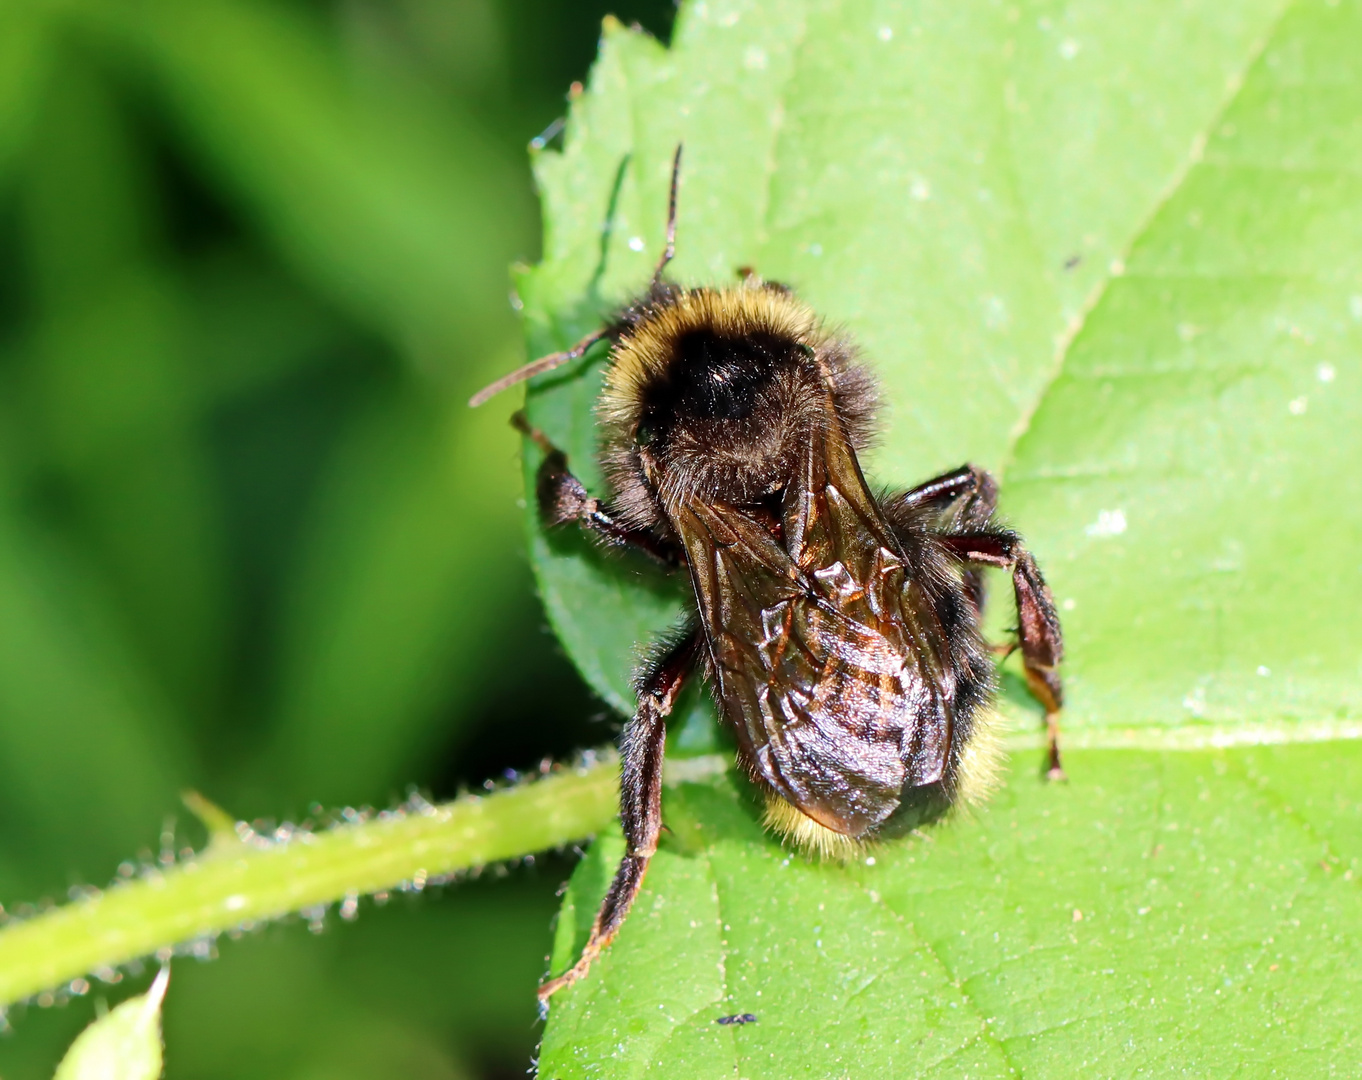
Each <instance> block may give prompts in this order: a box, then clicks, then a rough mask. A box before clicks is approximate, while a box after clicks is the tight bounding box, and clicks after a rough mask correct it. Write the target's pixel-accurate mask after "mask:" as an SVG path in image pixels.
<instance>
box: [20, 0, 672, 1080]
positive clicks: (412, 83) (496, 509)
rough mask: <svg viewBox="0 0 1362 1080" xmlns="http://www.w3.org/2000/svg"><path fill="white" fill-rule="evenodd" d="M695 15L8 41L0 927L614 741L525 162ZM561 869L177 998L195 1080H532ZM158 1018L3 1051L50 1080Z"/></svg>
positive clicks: (87, 1005)
mask: <svg viewBox="0 0 1362 1080" xmlns="http://www.w3.org/2000/svg"><path fill="white" fill-rule="evenodd" d="M607 11H613V12H614V13H615V14H617V15H619V16H620V17H621V18H622V19H624V20H625V21H626V22H629V21H635V20H637V21H638V22H640V23H642V25H644V26H645V27H646V28H648V29H649V30H651V31H652V32H653V33H655V34H657V35H658V36H659V37H662V38H664V39H665V36H666V33H667V31H668V28H669V25H670V21H671V17H672V14H673V11H672V5H671V3H670V2H669V0H621V2H619V3H614V4H608V5H607V4H606V3H603V2H601V3H598V2H596V0H291V2H282V0H280V2H274V3H267V2H263V0H262V2H248V0H230V2H227V0H194V2H193V3H184V2H183V0H179V2H176V0H125V2H107V3H106V2H100V0H65V2H47V3H44V2H41V0H0V901H3V903H4V904H5V908H6V910H7V911H8V912H10V913H15V912H19V913H22V912H23V910H24V909H25V908H24V906H25V905H26V904H30V905H33V906H35V907H38V906H41V905H42V904H44V903H47V902H54V901H55V902H59V901H62V900H64V899H65V898H66V897H67V895H68V894H69V893H70V892H71V890H72V889H73V888H78V887H79V886H81V885H83V884H86V883H91V884H95V885H100V886H102V885H104V884H105V883H106V882H107V881H109V880H110V879H111V878H112V877H114V876H115V874H116V873H117V871H118V867H119V864H120V862H123V861H124V860H128V859H132V860H134V862H135V860H136V859H137V858H142V859H154V858H156V857H157V856H158V854H159V853H160V852H162V851H163V850H165V848H166V847H167V846H170V847H180V846H183V845H184V844H186V843H191V842H193V841H194V839H195V836H196V834H195V831H194V826H193V824H192V823H191V822H189V821H187V820H186V819H187V818H188V816H189V815H188V814H186V813H185V812H184V811H183V810H182V809H181V808H180V805H179V792H180V791H181V790H182V789H184V788H186V787H193V788H197V789H199V790H201V791H202V792H204V793H205V794H206V795H208V796H209V797H210V798H212V799H213V800H215V801H217V802H219V803H221V804H222V805H224V806H225V807H227V808H228V809H229V810H230V811H231V812H232V813H233V814H235V815H237V816H239V817H243V818H248V819H253V818H265V819H280V818H286V817H292V818H295V819H296V818H297V817H300V816H302V815H305V814H307V813H308V812H309V807H310V806H312V805H313V804H316V803H320V804H322V805H324V806H327V807H336V806H342V805H360V804H365V803H367V804H373V805H380V806H381V805H386V804H388V803H390V802H392V801H395V800H398V799H401V798H402V797H404V795H405V793H406V791H407V789H408V786H409V785H412V784H414V785H417V786H419V787H420V788H421V789H422V790H424V791H426V792H428V793H433V794H434V795H435V796H437V797H447V796H450V795H453V794H454V793H455V792H456V791H457V789H458V788H459V787H460V785H475V784H478V783H481V782H482V781H483V780H484V779H486V778H488V777H495V776H498V775H499V774H501V773H502V772H503V771H504V770H507V769H523V768H527V767H533V766H534V765H535V764H536V763H537V762H538V761H539V760H540V759H541V758H543V757H544V756H545V755H553V756H563V755H565V754H568V753H570V752H571V751H572V750H573V749H574V748H577V747H581V746H586V745H594V744H599V743H601V742H604V741H606V740H607V739H609V738H610V737H612V735H613V734H614V732H615V730H616V724H617V721H616V719H615V718H613V717H611V716H609V715H607V714H606V713H605V712H604V710H603V709H602V708H601V707H600V706H599V705H598V704H596V703H595V702H593V700H592V699H591V698H590V696H589V695H588V694H587V693H586V691H585V690H584V689H583V688H582V687H581V685H580V683H579V681H578V679H577V677H576V676H575V674H574V673H573V672H572V670H571V669H570V667H569V666H568V665H567V663H566V661H565V660H564V659H563V658H562V657H561V655H560V654H559V653H558V652H557V650H556V648H555V646H554V645H553V642H552V640H551V638H550V637H549V636H548V634H547V632H546V630H545V629H544V627H543V624H542V616H541V614H540V612H539V609H538V605H537V602H536V601H535V599H534V596H533V592H532V587H531V581H530V575H529V571H528V568H527V565H526V562H525V557H524V552H523V541H522V538H521V531H520V516H519V511H518V509H517V505H516V500H517V498H518V496H519V494H520V492H519V488H520V481H519V475H518V467H517V464H516V454H517V450H518V442H517V440H516V438H515V437H514V436H513V434H512V433H511V431H510V429H509V428H508V427H507V426H506V417H507V414H508V413H509V411H510V406H511V404H512V402H511V399H510V398H509V397H508V398H507V399H506V400H504V401H499V402H497V403H495V404H494V405H492V406H489V407H487V408H485V409H483V410H481V411H479V412H477V413H474V412H471V411H469V410H468V409H467V408H466V407H465V406H464V401H465V399H466V398H467V395H468V394H469V392H470V391H471V390H473V389H475V388H476V387H477V386H479V385H481V384H482V383H483V382H485V381H487V380H488V379H489V378H490V377H491V376H493V375H495V374H497V373H500V372H502V371H505V370H507V369H509V368H510V367H512V366H514V365H515V364H516V363H518V362H519V361H520V360H521V359H522V357H521V348H522V347H521V345H520V339H519V332H518V329H517V326H516V320H515V315H514V311H513V308H512V300H511V297H510V291H509V282H510V277H509V273H508V267H509V265H510V264H511V263H512V262H514V261H516V260H527V261H532V260H534V259H535V258H536V257H537V253H538V243H539V212H538V207H537V205H536V201H535V197H534V192H533V188H532V183H531V179H530V172H529V164H528V156H527V153H526V146H527V143H528V142H529V140H530V139H531V138H533V137H535V136H536V135H537V134H538V133H540V132H542V131H544V129H545V128H546V127H548V126H549V125H550V124H551V123H552V122H553V121H554V120H555V119H556V118H557V117H559V116H561V115H562V113H563V112H564V109H565V102H564V94H565V93H566V92H567V89H568V87H569V85H570V83H571V82H572V81H573V80H575V79H581V78H583V77H584V76H585V74H586V72H587V69H588V67H589V65H590V63H591V60H592V58H593V56H594V53H595V49H596V41H597V35H598V32H599V26H600V19H601V16H602V15H603V14H605V13H606V12H607ZM570 865H571V860H570V858H569V857H567V856H550V857H548V858H546V859H541V860H539V861H538V862H537V863H536V864H535V865H531V866H523V867H516V868H513V869H509V870H507V869H506V868H501V870H499V871H498V872H495V873H493V872H488V873H485V874H483V875H482V876H481V878H480V879H479V880H477V881H468V882H464V883H460V884H458V885H456V886H451V887H447V888H445V889H443V890H440V891H438V892H437V893H434V894H426V895H423V896H418V897H405V896H404V897H399V898H397V899H395V900H393V901H392V902H390V903H389V904H387V905H386V906H384V907H382V908H377V907H375V906H373V905H371V904H369V903H367V902H366V904H364V905H363V906H362V908H361V914H360V916H359V918H358V919H357V920H356V921H355V922H354V923H353V924H345V925H338V922H339V921H338V920H336V919H335V918H332V919H331V920H330V921H329V922H328V924H327V926H326V928H325V929H324V930H323V932H322V933H320V934H319V935H315V936H314V935H312V934H310V933H309V930H308V928H307V927H306V926H304V925H302V924H301V923H298V922H295V923H292V924H284V925H279V926H273V927H269V928H266V929H264V930H262V931H260V932H258V933H256V934H254V935H250V936H248V937H247V938H245V939H244V940H242V941H239V942H238V941H223V942H219V943H218V944H217V946H216V951H217V952H218V953H219V954H220V955H219V956H218V958H217V959H216V960H214V961H213V962H210V963H205V964H199V963H196V962H194V961H192V960H182V961H179V962H177V963H176V965H175V971H174V977H173V980H172V984H171V990H170V994H169V998H168V1001H167V1006H166V1037H167V1045H168V1049H167V1076H169V1077H171V1078H178V1077H240V1076H248V1075H249V1076H256V1077H266V1076H268V1077H275V1076H278V1077H300V1078H301V1077H318V1078H321V1077H336V1078H341V1077H355V1078H359V1077H380V1076H383V1077H391V1076H397V1075H401V1076H406V1077H442V1078H443V1077H501V1076H505V1077H511V1076H521V1075H524V1073H525V1071H526V1069H527V1068H528V1067H529V1066H530V1061H531V1055H532V1053H533V1050H534V1046H535V1043H536V1042H537V1039H538V1035H539V1029H538V1027H537V1026H536V1023H535V1008H534V999H533V987H534V984H535V982H536V980H537V979H538V977H539V975H540V974H541V972H542V962H543V957H544V954H545V953H546V952H547V949H548V946H549V937H550V919H551V917H552V914H553V911H554V910H555V908H556V900H555V896H554V894H555V891H556V889H557V887H558V885H559V883H560V882H561V881H562V879H563V878H564V877H565V876H566V874H567V872H568V871H569V869H570ZM147 978H148V976H145V975H144V976H142V977H137V976H135V975H130V976H129V977H128V978H125V979H124V980H123V983H122V985H120V986H117V987H110V988H100V987H98V986H97V987H96V989H95V990H94V991H93V992H92V993H91V994H89V995H87V996H85V997H80V998H74V999H71V1000H69V1001H65V1002H62V1001H58V1003H57V1004H56V1005H53V1006H47V1007H44V1006H39V1005H38V1004H36V1003H35V1004H33V1005H30V1006H27V1007H24V1008H21V1009H18V1010H14V1011H12V1012H11V1014H10V1016H9V1018H8V1019H9V1024H10V1026H11V1028H12V1030H10V1031H9V1032H8V1033H7V1034H6V1035H4V1036H3V1037H0V1076H3V1077H4V1078H5V1080H20V1078H23V1077H45V1076H50V1074H51V1070H52V1068H53V1067H54V1065H55V1063H56V1061H57V1060H58V1058H59V1057H60V1054H61V1052H62V1049H63V1048H64V1046H65V1045H66V1044H67V1043H68V1042H69V1041H70V1039H71V1038H72V1037H73V1036H74V1035H75V1033H76V1032H77V1031H78V1030H79V1029H80V1028H81V1027H82V1026H84V1024H86V1023H88V1021H89V1019H90V1018H91V1016H92V1015H93V1012H94V999H95V998H97V997H99V996H101V995H103V996H108V997H111V998H113V999H118V998H121V997H123V996H125V995H126V994H128V993H131V992H133V991H134V990H136V989H139V988H140V987H141V986H142V985H144V984H145V982H146V981H147Z"/></svg>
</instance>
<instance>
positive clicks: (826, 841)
mask: <svg viewBox="0 0 1362 1080" xmlns="http://www.w3.org/2000/svg"><path fill="white" fill-rule="evenodd" d="M764 824H765V825H766V827H767V828H768V829H771V830H772V831H774V832H777V833H779V834H780V835H781V836H782V837H784V838H785V839H786V840H788V841H790V842H791V843H793V844H796V845H798V846H799V847H801V848H803V849H804V850H805V851H814V852H817V853H818V854H819V856H821V857H822V858H824V859H836V860H837V861H838V862H849V861H850V860H852V859H856V858H859V857H860V856H861V854H862V853H863V852H864V851H865V849H866V843H865V841H864V840H857V839H856V838H855V837H852V836H847V835H846V834H845V833H839V832H836V831H834V830H833V829H829V828H828V827H827V826H826V825H820V824H819V823H818V822H816V821H814V820H813V818H811V817H809V815H808V814H806V813H804V811H802V810H800V809H799V808H798V807H797V806H794V805H792V804H790V803H787V802H786V801H785V800H784V799H782V798H780V796H778V795H771V794H768V795H767V796H766V817H765V819H764Z"/></svg>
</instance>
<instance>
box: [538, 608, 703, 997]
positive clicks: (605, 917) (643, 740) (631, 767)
mask: <svg viewBox="0 0 1362 1080" xmlns="http://www.w3.org/2000/svg"><path fill="white" fill-rule="evenodd" d="M699 653H700V632H699V631H694V632H692V633H690V634H687V635H686V637H685V639H684V640H682V641H681V642H680V644H678V645H675V646H674V647H672V648H671V649H670V650H668V651H667V652H666V653H665V654H664V655H663V656H662V657H661V659H660V660H658V661H657V662H656V663H654V664H653V665H652V667H651V668H650V669H649V670H648V671H647V672H646V673H645V674H644V675H643V676H642V677H641V678H640V680H639V686H638V711H637V712H636V713H634V718H633V719H632V720H630V721H629V723H628V724H627V725H625V728H624V735H623V736H622V737H621V739H620V758H621V763H620V825H621V827H622V828H623V830H624V841H625V844H626V847H625V852H624V858H623V859H622V860H621V861H620V865H619V869H618V870H616V871H615V877H614V880H613V881H611V882H610V888H609V889H608V890H606V894H605V899H604V900H603V901H601V907H600V910H599V911H598V912H597V913H596V921H595V922H594V923H593V924H592V927H591V936H590V938H588V939H587V943H586V947H585V948H583V949H582V955H581V957H580V958H579V959H578V960H577V962H576V963H575V964H573V965H572V967H570V968H568V970H567V971H565V972H563V974H561V975H559V976H558V977H557V978H556V979H550V980H548V981H547V982H545V983H543V984H542V985H541V986H540V987H539V1000H540V1002H541V1003H547V1002H548V1000H549V998H550V997H552V996H553V995H554V994H556V993H557V992H558V991H559V990H562V989H563V988H564V987H566V986H571V985H572V984H573V983H574V982H576V981H577V980H578V979H580V978H581V977H582V976H583V975H585V974H586V973H587V970H588V969H589V968H590V967H591V963H592V961H594V960H595V959H596V957H598V956H600V954H601V951H602V950H603V949H604V948H605V947H606V946H607V945H609V944H610V942H611V941H612V940H613V939H614V937H615V935H616V934H617V933H618V932H619V928H620V926H621V925H622V924H623V923H624V917H625V916H626V915H628V914H629V908H630V906H631V905H632V904H633V902H634V897H635V896H637V895H638V890H639V888H640V886H641V885H642V884H643V874H644V872H645V871H646V870H647V869H648V863H649V861H650V860H651V859H652V857H653V853H654V852H655V851H657V837H658V833H659V832H660V831H661V828H662V757H663V750H664V748H665V745H666V736H667V729H666V719H667V716H668V715H669V714H670V713H671V711H672V705H673V704H675V702H676V696H677V694H679V693H680V692H681V687H682V686H683V685H684V684H685V681H686V677H687V676H688V675H689V674H690V673H691V671H692V670H693V669H694V667H695V661H696V659H697V657H698V656H699Z"/></svg>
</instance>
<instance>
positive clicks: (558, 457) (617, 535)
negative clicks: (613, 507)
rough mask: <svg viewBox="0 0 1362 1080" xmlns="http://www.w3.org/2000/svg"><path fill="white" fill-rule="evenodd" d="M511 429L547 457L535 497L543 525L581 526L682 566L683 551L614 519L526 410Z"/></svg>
mask: <svg viewBox="0 0 1362 1080" xmlns="http://www.w3.org/2000/svg"><path fill="white" fill-rule="evenodd" d="M511 424H512V426H513V427H514V428H515V429H516V430H517V431H519V432H521V433H522V434H523V435H525V436H527V437H528V438H529V439H531V440H532V441H533V442H534V444H535V445H536V446H538V447H539V449H540V450H541V451H542V452H543V454H544V460H543V461H541V462H540V463H539V472H538V474H537V477H536V480H535V496H536V498H537V499H538V500H539V513H540V516H541V517H542V518H543V519H544V524H545V525H549V526H553V525H565V524H567V523H568V522H570V521H575V522H577V523H579V524H580V525H581V526H582V527H583V528H586V529H589V530H591V531H592V532H593V533H595V534H596V535H597V536H599V537H601V538H602V539H603V540H606V541H608V542H609V543H612V544H619V545H622V546H625V547H632V548H637V549H638V550H639V551H642V552H645V553H646V554H648V555H651V556H652V557H653V558H654V559H656V560H657V561H658V562H660V563H662V564H663V565H664V566H668V567H676V566H679V565H680V564H681V561H682V556H681V551H680V549H679V548H678V547H677V546H676V545H675V544H670V543H668V542H667V541H666V540H664V539H662V538H661V537H659V536H657V535H655V534H654V533H651V532H648V531H647V530H645V529H631V528H629V527H627V526H625V525H621V524H620V523H619V522H618V521H616V520H615V516H614V515H613V514H612V513H611V512H610V508H609V507H608V506H606V505H605V504H604V503H603V502H601V500H600V499H597V498H594V497H593V496H592V495H591V494H590V493H589V492H588V491H587V490H586V487H585V486H584V485H583V484H582V482H581V481H580V480H578V479H577V477H575V476H573V475H572V472H571V471H570V470H569V469H568V462H567V455H566V454H565V453H563V451H562V450H560V449H558V447H556V446H554V445H553V443H552V442H550V441H549V438H548V436H547V435H545V434H544V433H543V432H542V431H540V430H539V429H538V428H537V427H534V426H532V425H531V424H530V422H529V421H528V420H527V419H526V418H525V413H524V412H523V411H521V412H517V413H516V414H515V415H513V416H512V417H511Z"/></svg>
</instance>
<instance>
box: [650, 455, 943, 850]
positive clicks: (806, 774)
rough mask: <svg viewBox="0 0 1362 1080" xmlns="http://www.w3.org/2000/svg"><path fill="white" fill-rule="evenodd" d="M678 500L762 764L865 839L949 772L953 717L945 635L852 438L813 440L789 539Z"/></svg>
mask: <svg viewBox="0 0 1362 1080" xmlns="http://www.w3.org/2000/svg"><path fill="white" fill-rule="evenodd" d="M672 509H673V514H672V517H673V521H674V523H675V525H676V527H677V531H678V532H679V533H680V535H681V537H682V540H683V541H684V543H685V546H686V555H687V560H688V563H689V566H690V570H691V576H692V580H693V582H694V585H695V590H696V596H697V600H698V602H699V607H700V615H701V621H702V623H703V625H704V629H705V635H706V638H707V641H708V644H709V648H710V653H711V656H712V658H713V660H714V668H715V675H716V678H717V682H718V693H719V699H720V702H721V704H722V707H723V709H724V712H725V714H726V715H727V717H728V719H729V721H730V723H731V724H732V725H733V727H734V728H735V730H736V733H737V737H738V741H739V744H740V747H741V749H742V751H743V757H744V759H745V761H746V763H747V765H748V766H749V768H751V769H753V770H754V771H756V772H758V773H759V774H760V775H761V776H762V777H763V778H764V779H765V780H766V781H767V782H768V783H769V784H770V785H771V786H772V787H774V788H775V789H776V791H777V792H779V793H780V794H781V795H782V796H784V797H785V798H786V799H787V800H788V801H790V802H791V803H793V804H794V805H795V806H797V807H799V808H800V809H801V810H803V811H804V812H805V813H806V814H808V815H809V816H810V817H812V818H813V819H814V820H816V821H818V822H820V823H821V824H823V825H826V826H827V827H829V828H831V829H834V830H835V831H838V832H842V833H846V834H849V835H852V836H859V835H863V834H864V833H866V832H867V831H869V830H871V829H873V828H874V827H875V826H876V825H878V824H879V823H881V822H882V821H883V820H884V819H885V818H886V817H888V816H889V815H890V814H891V813H893V811H894V810H895V809H896V808H897V807H898V805H899V802H900V800H901V797H902V793H903V790H904V788H905V787H917V786H921V785H924V784H929V783H933V782H935V781H938V780H940V779H941V778H942V776H943V773H944V770H945V762H946V755H947V751H948V748H949V741H950V727H951V717H950V709H949V697H950V695H949V693H948V692H947V689H948V688H947V687H946V686H945V685H944V680H945V679H946V678H947V677H948V676H947V675H946V674H945V672H946V671H947V670H948V669H947V668H946V666H945V665H944V664H942V662H941V658H940V657H939V655H938V654H937V651H936V646H935V644H934V643H935V642H936V641H938V640H939V639H940V629H939V627H934V626H933V625H932V623H933V622H934V620H935V614H934V612H933V609H932V605H931V604H930V603H929V602H928V600H927V598H926V597H925V595H924V594H923V592H922V588H921V584H920V583H919V582H917V581H915V580H913V578H912V576H911V575H909V574H908V573H906V567H905V565H904V555H903V553H902V552H901V551H900V550H899V545H898V544H897V542H896V541H894V540H893V539H892V536H891V534H890V532H889V530H888V527H887V525H886V524H885V523H884V520H883V517H882V515H881V514H880V511H879V509H878V507H877V505H876V504H875V501H874V498H873V497H872V496H871V494H870V492H869V490H868V489H867V488H866V485H865V481H864V479H863V478H862V477H861V474H860V469H859V467H858V466H857V464H856V460H855V456H854V454H853V453H852V452H851V449H850V447H849V445H847V443H846V442H845V439H844V438H840V437H839V432H838V431H834V432H833V433H832V435H831V436H830V437H828V438H827V439H822V438H820V439H817V440H813V441H812V442H811V444H810V446H809V447H808V450H807V451H806V460H805V464H804V470H803V476H802V479H801V483H799V484H796V485H792V488H791V490H790V491H789V492H788V493H787V496H786V513H785V522H784V536H783V539H782V540H779V541H778V540H777V539H776V538H775V537H773V536H772V534H771V531H770V530H769V529H768V528H766V527H765V526H763V525H762V523H761V522H760V521H759V520H757V519H756V518H755V517H754V516H753V515H751V514H749V513H747V512H745V511H743V510H742V509H741V508H738V507H732V506H727V505H725V504H721V503H713V502H706V501H702V500H699V499H695V500H685V501H684V502H682V503H680V505H677V506H674V507H673V508H672ZM934 631H935V632H934Z"/></svg>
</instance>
